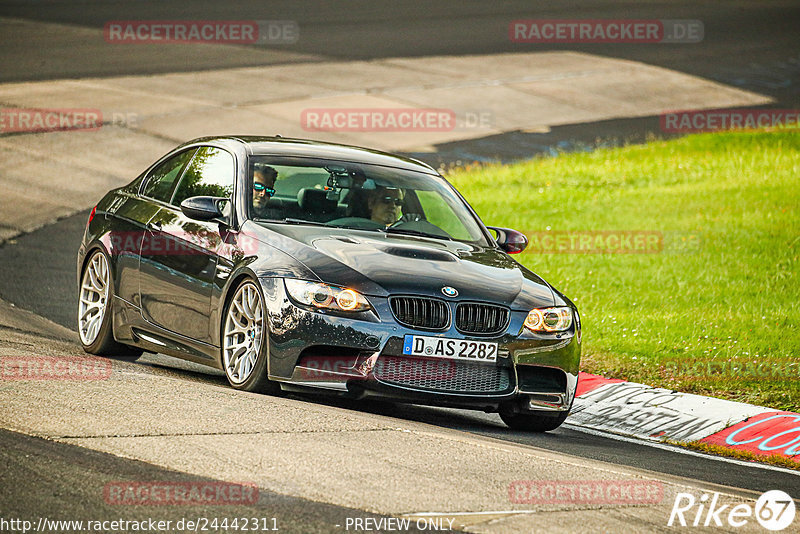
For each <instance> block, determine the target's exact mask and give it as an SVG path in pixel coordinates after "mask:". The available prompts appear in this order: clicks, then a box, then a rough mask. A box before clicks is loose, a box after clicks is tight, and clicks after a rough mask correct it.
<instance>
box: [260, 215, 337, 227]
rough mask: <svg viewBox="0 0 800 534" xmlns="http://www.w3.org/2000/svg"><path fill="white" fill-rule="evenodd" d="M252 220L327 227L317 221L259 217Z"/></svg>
mask: <svg viewBox="0 0 800 534" xmlns="http://www.w3.org/2000/svg"><path fill="white" fill-rule="evenodd" d="M253 220H254V221H256V222H270V223H278V224H308V225H310V226H328V225H327V224H325V223H321V222H317V221H307V220H305V219H293V218H292V217H286V218H285V219H262V218H260V217H256V218H255V219H253Z"/></svg>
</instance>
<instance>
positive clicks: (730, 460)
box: [563, 422, 800, 476]
mask: <svg viewBox="0 0 800 534" xmlns="http://www.w3.org/2000/svg"><path fill="white" fill-rule="evenodd" d="M563 426H565V427H567V428H570V429H572V430H576V431H578V432H583V433H584V434H590V435H592V436H599V437H603V438H609V439H613V440H617V441H624V442H625V443H637V444H639V445H646V446H648V447H655V448H656V449H663V450H665V451H670V452H676V453H678V454H687V455H689V456H699V457H701V458H708V459H711V460H718V461H720V462H727V463H729V464H737V465H744V466H747V467H753V468H756V469H766V470H767V471H778V472H780V473H788V474H790V475H795V476H800V471H797V470H794V469H786V468H785V467H778V466H775V465H769V464H762V463H758V462H745V461H743V460H737V459H735V458H728V457H726V456H717V455H715V454H707V453H702V452H697V451H693V450H690V449H684V448H683V447H679V446H677V445H667V444H665V443H656V442H653V441H647V440H644V439H638V438H630V437H627V436H620V435H619V434H612V433H610V432H603V431H600V430H594V429H591V428H586V427H583V426H578V425H574V424H570V423H566V422H565V423H564V424H563Z"/></svg>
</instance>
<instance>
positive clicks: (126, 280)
mask: <svg viewBox="0 0 800 534" xmlns="http://www.w3.org/2000/svg"><path fill="white" fill-rule="evenodd" d="M194 152H195V149H190V150H184V151H182V152H179V153H177V154H173V155H170V156H168V157H166V158H165V159H164V160H163V161H161V162H158V163H157V164H156V165H155V166H154V167H153V168H152V169H150V170H149V171H148V172H147V174H146V175H145V177H144V179H143V181H142V187H141V189H140V190H138V191H136V192H132V193H131V194H126V195H119V196H118V197H117V200H116V201H115V202H114V204H112V205H111V206H109V208H108V213H109V216H110V217H113V230H112V232H111V235H110V240H109V245H110V250H109V252H110V253H111V255H112V256H114V257H115V258H116V269H115V270H116V274H117V277H118V280H117V284H116V288H117V289H116V294H117V296H118V297H119V298H122V299H124V300H126V301H128V302H131V303H133V304H135V305H136V306H141V303H140V302H139V252H140V249H141V244H142V237H143V235H144V233H145V232H146V226H147V223H148V222H150V220H151V219H152V218H153V217H154V216H155V215H156V214H157V213H158V211H159V210H160V209H161V207H160V203H162V202H164V203H168V202H169V200H170V198H171V197H172V191H173V188H174V186H175V184H176V183H177V179H178V178H179V177H180V175H181V173H182V172H183V169H184V168H185V167H186V164H187V163H188V162H189V160H190V159H191V157H192V155H193V154H194Z"/></svg>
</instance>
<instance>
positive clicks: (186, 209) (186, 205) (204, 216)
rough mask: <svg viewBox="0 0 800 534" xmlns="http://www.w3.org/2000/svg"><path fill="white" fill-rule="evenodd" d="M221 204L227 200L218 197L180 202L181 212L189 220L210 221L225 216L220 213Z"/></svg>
mask: <svg viewBox="0 0 800 534" xmlns="http://www.w3.org/2000/svg"><path fill="white" fill-rule="evenodd" d="M223 202H228V199H227V198H220V197H190V198H187V199H186V200H184V201H183V202H181V211H182V212H183V214H184V215H186V216H187V217H189V218H190V219H195V220H197V221H210V220H212V219H217V218H221V217H224V216H225V215H224V214H223V213H222V203H223Z"/></svg>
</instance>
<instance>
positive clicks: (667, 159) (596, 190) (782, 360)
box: [448, 131, 800, 411]
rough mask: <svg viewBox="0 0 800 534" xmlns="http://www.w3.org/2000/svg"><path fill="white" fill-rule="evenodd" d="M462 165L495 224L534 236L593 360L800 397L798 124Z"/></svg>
mask: <svg viewBox="0 0 800 534" xmlns="http://www.w3.org/2000/svg"><path fill="white" fill-rule="evenodd" d="M448 179H449V180H450V181H451V182H452V183H453V184H454V185H455V186H456V187H457V188H458V189H459V190H460V191H461V192H462V193H463V194H464V196H465V197H466V198H467V199H468V200H469V202H470V203H471V204H472V205H473V207H474V208H475V209H476V211H477V212H478V213H479V214H480V216H481V218H482V219H483V220H484V221H485V222H486V223H487V224H490V225H493V226H505V227H510V228H516V229H518V230H521V231H523V232H525V233H526V234H528V235H529V236H530V237H531V239H532V243H531V246H529V249H528V251H526V252H524V253H522V254H520V255H518V256H517V259H518V260H519V261H520V262H521V263H523V264H524V265H525V266H526V267H528V268H530V269H531V270H533V271H534V272H536V273H538V274H540V275H541V276H543V277H544V278H545V279H546V280H547V281H548V282H550V283H551V284H553V285H554V286H555V287H556V288H558V289H559V290H561V291H562V292H564V293H565V294H566V295H567V296H569V297H570V298H571V299H572V300H574V301H575V303H576V304H577V305H578V307H579V309H580V311H581V317H582V319H583V327H584V338H583V343H584V345H583V363H582V367H583V369H584V370H586V371H588V372H591V373H598V374H603V375H606V376H611V377H616V378H625V379H627V380H632V381H636V382H643V383H646V384H651V385H655V386H661V387H665V388H670V389H674V390H680V391H686V392H691V393H698V394H704V395H711V396H715V397H722V398H728V399H733V400H738V401H742V402H748V403H753V404H759V405H764V406H770V407H774V408H777V409H782V410H791V411H800V395H798V393H800V359H799V358H798V349H800V336H798V323H800V304H799V302H800V281H799V280H798V276H797V271H798V266H800V261H798V257H799V256H800V134H798V133H796V132H786V131H772V132H768V131H756V132H728V133H715V134H702V135H693V136H688V137H684V138H681V139H676V140H670V141H655V142H650V143H648V144H645V145H636V146H627V147H623V148H616V149H601V150H596V151H594V152H590V153H578V154H564V155H560V156H558V157H554V158H544V157H543V158H537V159H533V160H530V161H526V162H521V163H516V164H511V165H500V164H497V165H494V164H493V165H481V166H475V167H466V168H459V169H454V170H452V171H451V172H450V173H448ZM614 235H616V236H617V240H616V241H614V240H613V238H612V239H609V236H614ZM557 236H566V237H559V239H560V241H558V240H556V239H550V240H549V241H548V239H547V238H548V237H557ZM573 236H574V237H573ZM585 236H588V241H586V239H587V238H586V237H585ZM598 236H600V237H598ZM626 236H628V237H627V238H626ZM636 236H643V237H642V238H641V239H640V240H639V241H640V242H639V244H638V245H637V242H636V241H635V240H636V239H637V237H636ZM654 236H655V237H654ZM626 239H627V240H628V245H632V249H631V247H629V246H623V247H622V248H620V247H619V246H615V244H619V243H622V242H625V241H626ZM654 239H657V240H658V243H657V245H656V246H655V247H653V246H651V245H652V244H653V240H654ZM581 240H584V241H581ZM584 245H586V246H584ZM587 246H588V248H587ZM623 248H624V249H625V253H619V252H620V250H622V249H623Z"/></svg>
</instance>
